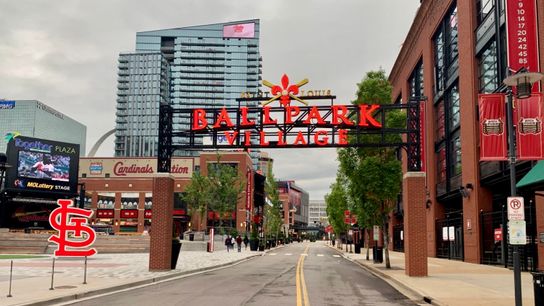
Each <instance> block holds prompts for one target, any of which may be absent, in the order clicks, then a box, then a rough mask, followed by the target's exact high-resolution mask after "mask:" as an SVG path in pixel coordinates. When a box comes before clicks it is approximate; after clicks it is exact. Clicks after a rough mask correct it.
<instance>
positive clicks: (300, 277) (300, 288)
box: [296, 246, 310, 306]
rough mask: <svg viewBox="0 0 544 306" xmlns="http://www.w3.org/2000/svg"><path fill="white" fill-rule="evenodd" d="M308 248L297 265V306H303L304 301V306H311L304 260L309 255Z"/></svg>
mask: <svg viewBox="0 0 544 306" xmlns="http://www.w3.org/2000/svg"><path fill="white" fill-rule="evenodd" d="M309 247H310V246H306V249H305V250H304V253H303V254H301V255H300V257H299V259H298V263H297V270H296V285H297V286H296V287H297V306H302V301H304V306H310V299H309V298H308V291H307V289H306V281H305V280H304V270H303V269H304V258H305V257H306V255H307V254H308V248H309Z"/></svg>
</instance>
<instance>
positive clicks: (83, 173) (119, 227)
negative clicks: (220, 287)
mask: <svg viewBox="0 0 544 306" xmlns="http://www.w3.org/2000/svg"><path fill="white" fill-rule="evenodd" d="M216 162H217V154H216V153H215V152H202V153H201V154H200V156H199V157H196V158H189V157H188V158H172V167H171V172H170V174H171V175H173V176H174V177H175V182H174V193H175V196H174V215H173V218H174V224H175V226H176V231H177V232H178V233H182V232H184V231H186V230H187V229H189V228H192V229H193V230H204V229H205V228H206V225H207V224H208V223H210V224H211V223H212V222H213V219H214V218H215V215H214V214H213V213H212V214H210V213H208V215H207V216H206V217H207V220H205V221H203V222H200V220H199V218H198V217H197V216H192V218H191V216H190V215H189V214H188V211H187V205H186V204H185V203H183V201H182V200H181V199H180V198H179V195H180V194H181V193H182V192H183V191H184V190H185V187H186V186H187V185H188V184H189V182H190V179H191V176H192V174H193V172H194V171H200V172H201V173H202V174H203V175H207V173H208V169H207V167H206V166H205V165H207V164H209V163H216ZM220 162H221V163H228V164H232V165H233V166H234V167H236V168H237V169H238V171H239V174H240V176H242V177H244V178H245V180H249V182H251V183H250V184H249V185H246V187H247V188H244V191H243V192H242V193H243V195H241V196H240V199H239V201H238V205H237V208H236V212H233V214H232V219H233V222H232V223H233V224H236V228H237V230H238V231H239V232H245V231H246V218H247V216H246V207H249V213H250V214H249V216H250V217H252V214H253V211H254V186H255V185H254V184H253V183H252V182H253V179H254V175H255V174H254V171H253V166H252V162H251V158H250V157H249V155H248V154H247V153H245V152H224V153H223V152H222V153H221V159H220ZM156 164H157V160H156V159H155V158H81V160H80V166H79V182H80V183H84V184H85V189H86V195H87V196H88V199H87V202H86V206H87V207H89V208H91V209H92V210H93V211H95V214H94V215H93V219H92V220H91V222H93V223H104V224H110V225H112V226H113V230H114V232H136V233H142V232H143V231H144V230H145V229H147V228H149V227H150V226H151V225H152V216H153V210H152V208H153V193H152V192H153V175H154V174H155V173H156ZM246 190H249V195H247V193H246Z"/></svg>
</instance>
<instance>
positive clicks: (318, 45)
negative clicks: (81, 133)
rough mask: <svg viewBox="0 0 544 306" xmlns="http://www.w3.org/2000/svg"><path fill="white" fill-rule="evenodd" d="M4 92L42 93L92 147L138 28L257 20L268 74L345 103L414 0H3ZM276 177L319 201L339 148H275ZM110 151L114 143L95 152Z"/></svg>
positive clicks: (400, 33) (388, 54)
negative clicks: (82, 129) (83, 128)
mask: <svg viewBox="0 0 544 306" xmlns="http://www.w3.org/2000/svg"><path fill="white" fill-rule="evenodd" d="M0 3H1V7H2V9H1V10H0V41H2V44H1V45H0V98H7V99H38V100H40V101H42V102H44V103H45V104H47V105H49V106H51V107H53V108H55V109H57V110H59V111H61V112H63V113H65V114H66V115H68V116H70V117H72V118H74V119H76V120H78V121H80V122H82V123H83V124H85V125H87V128H88V132H87V148H90V147H91V146H92V145H93V144H94V142H95V141H96V140H97V139H98V138H99V137H100V136H101V135H102V134H104V133H105V132H106V131H108V130H110V129H111V128H113V127H114V124H115V122H114V121H115V98H116V85H117V84H116V80H117V75H116V69H117V56H118V54H119V52H123V51H131V50H134V41H135V36H136V32H137V31H142V30H153V29H161V28H174V27H182V26H189V25H197V24H207V23H217V22H224V21H232V20H241V19H253V18H259V19H261V52H262V56H263V59H264V60H263V78H264V79H267V80H270V81H273V82H277V81H278V80H279V78H280V77H281V75H282V74H283V73H287V74H288V75H289V76H290V78H292V79H293V80H298V79H302V78H305V77H308V78H309V79H310V84H308V85H306V87H307V88H308V89H310V88H312V89H331V90H333V92H334V93H335V94H336V95H337V101H336V103H348V102H349V101H351V100H352V99H353V98H354V96H355V90H356V84H357V83H358V82H360V80H361V79H362V77H363V76H364V73H365V72H366V71H369V70H373V69H378V68H380V67H382V68H384V69H386V71H388V70H389V69H390V67H391V66H392V64H393V62H394V59H395V57H396V55H397V54H398V51H399V49H400V46H401V44H402V42H403V40H404V37H405V35H406V33H407V31H408V29H409V26H410V24H411V22H412V19H413V17H414V15H415V12H416V10H417V7H418V6H419V1H417V0H408V1H407V0H383V1H376V0H339V1H331V0H312V1H310V0H297V1H288V0H275V1H272V0H270V1H254V0H238V1H227V0H207V1H203V0H185V1H178V0H167V1H144V0H138V1H134V0H118V1H106V0H100V1H83V0H62V1H54V2H53V1H29V0H20V1H7V0H0ZM270 153H271V154H272V157H273V158H274V159H275V161H276V163H275V171H274V172H275V175H276V177H278V178H285V179H295V180H296V181H297V184H299V185H300V186H301V187H303V188H305V189H306V190H308V191H309V192H310V197H311V198H313V199H321V198H322V197H323V195H324V194H325V193H327V192H328V188H329V185H330V184H331V183H332V182H333V181H334V178H335V175H336V167H337V162H336V154H335V151H334V150H313V149H305V150H290V151H288V150H274V151H270ZM112 154H113V140H112V139H110V140H108V141H107V144H105V145H104V146H103V148H101V150H100V151H99V155H101V156H111V155H112Z"/></svg>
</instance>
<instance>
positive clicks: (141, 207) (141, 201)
mask: <svg viewBox="0 0 544 306" xmlns="http://www.w3.org/2000/svg"><path fill="white" fill-rule="evenodd" d="M144 223H145V192H140V194H139V197H138V233H143V232H144Z"/></svg>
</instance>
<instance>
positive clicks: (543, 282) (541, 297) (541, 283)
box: [532, 272, 544, 305]
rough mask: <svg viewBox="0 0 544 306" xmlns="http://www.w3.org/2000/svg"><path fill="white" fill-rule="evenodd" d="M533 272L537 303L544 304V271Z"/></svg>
mask: <svg viewBox="0 0 544 306" xmlns="http://www.w3.org/2000/svg"><path fill="white" fill-rule="evenodd" d="M532 274H533V288H534V294H535V305H544V272H534V273H532Z"/></svg>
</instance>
